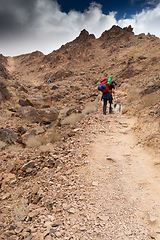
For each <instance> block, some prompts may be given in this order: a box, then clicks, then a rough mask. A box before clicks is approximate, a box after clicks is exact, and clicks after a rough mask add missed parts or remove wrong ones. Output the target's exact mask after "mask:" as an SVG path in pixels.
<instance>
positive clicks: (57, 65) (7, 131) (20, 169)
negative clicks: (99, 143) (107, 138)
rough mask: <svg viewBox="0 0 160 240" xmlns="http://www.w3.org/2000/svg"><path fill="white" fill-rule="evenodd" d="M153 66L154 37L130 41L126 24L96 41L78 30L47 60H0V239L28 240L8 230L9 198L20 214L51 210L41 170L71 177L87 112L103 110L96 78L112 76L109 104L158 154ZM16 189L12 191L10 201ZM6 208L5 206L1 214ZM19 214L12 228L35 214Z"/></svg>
mask: <svg viewBox="0 0 160 240" xmlns="http://www.w3.org/2000/svg"><path fill="white" fill-rule="evenodd" d="M159 64H160V39H159V38H157V37H155V36H153V35H150V34H148V35H145V34H143V33H142V34H140V35H135V34H134V33H133V29H132V28H131V26H129V27H128V28H123V29H122V28H120V27H118V26H113V27H112V28H111V29H110V30H108V31H105V32H104V33H102V35H101V37H100V38H98V39H96V38H95V36H94V35H93V34H89V33H88V32H87V31H86V30H83V31H82V32H81V33H80V35H79V36H78V37H77V38H76V39H75V40H74V41H72V42H69V43H67V44H66V45H63V46H62V47H61V48H60V49H58V50H56V51H53V52H52V53H50V54H49V55H44V54H43V53H41V52H38V51H36V52H33V53H30V54H24V55H20V56H16V57H4V56H3V55H0V111H1V115H0V149H1V152H0V156H1V160H0V164H1V170H0V187H1V188H0V194H1V196H0V199H1V200H2V208H1V210H0V211H1V214H2V219H1V220H0V221H1V223H0V225H1V229H2V231H1V232H2V234H3V237H4V238H5V234H4V233H5V232H7V234H8V235H7V236H8V237H10V236H11V235H12V232H13V230H14V234H13V235H16V236H19V237H21V238H18V239H24V238H25V237H27V236H28V232H27V231H24V232H23V237H22V236H21V231H20V230H21V229H20V230H19V229H16V231H15V228H14V227H12V220H13V218H14V217H13V206H12V205H11V204H12V201H13V196H14V200H15V202H16V201H18V199H21V198H22V196H23V201H24V202H23V204H21V206H22V208H24V209H26V208H25V206H26V204H27V205H28V204H33V205H30V207H31V208H32V210H34V209H33V208H34V205H35V204H38V203H40V205H41V207H42V208H44V207H46V208H48V209H50V207H51V205H53V203H52V202H51V199H50V198H47V200H45V197H44V195H45V194H44V193H45V190H44V192H41V191H40V190H39V188H38V184H37V183H38V181H40V179H43V175H45V176H46V175H47V169H50V168H51V169H54V171H53V172H56V174H58V172H59V171H60V169H61V168H63V167H64V166H67V167H66V168H65V170H66V172H67V171H68V173H66V174H70V173H69V171H70V167H71V166H72V165H74V166H75V165H76V164H77V165H80V164H82V162H81V161H82V159H83V158H84V157H85V150H84V149H83V147H84V146H83V143H80V136H81V134H82V132H83V129H85V128H87V126H88V125H90V124H91V119H90V114H92V117H93V116H94V114H93V113H94V112H96V111H97V107H100V108H101V104H100V97H101V93H100V92H98V90H97V87H98V85H99V84H100V80H101V79H102V78H104V77H107V76H108V75H112V76H113V79H114V80H115V81H116V83H117V92H116V94H115V96H114V98H115V100H117V101H119V102H120V103H121V104H122V105H123V114H126V115H127V116H130V117H134V118H136V119H137V122H136V123H135V125H134V131H135V135H136V136H137V138H138V142H139V144H141V145H144V146H148V147H150V148H152V149H153V150H154V152H156V154H159V151H160V149H159V146H160V68H159ZM48 78H51V83H50V84H49V83H48V82H47V79H48ZM101 117H102V116H101V115H99V118H101ZM82 135H83V134H82ZM74 142H75V143H78V146H77V145H76V144H75V145H74ZM81 145H82V146H81ZM70 159H72V161H70ZM37 174H38V175H37ZM53 174H54V173H53ZM36 176H37V178H36ZM57 177H58V176H57ZM35 178H36V181H37V183H36V184H34V183H35V182H34V179H35ZM24 179H25V180H24ZM27 179H28V180H27ZM56 181H58V180H56ZM33 184H34V185H35V186H34V188H33V189H32V187H33ZM56 184H59V183H56ZM44 185H45V184H44ZM15 186H16V187H15ZM14 187H15V189H18V190H16V191H17V192H16V191H15V195H14ZM18 187H19V188H18ZM45 187H47V186H45ZM45 187H44V188H45ZM20 188H21V189H22V192H21V190H20ZM11 196H12V197H11ZM52 200H53V199H52ZM56 201H58V200H56ZM15 202H14V203H15ZM6 203H7V205H8V206H9V208H8V209H7V210H6V208H5V210H4V205H5V204H6ZM15 204H16V203H15ZM17 208H18V203H17ZM15 209H16V208H14V210H15ZM24 209H22V211H21V214H19V215H18V214H17V215H16V213H15V212H14V214H15V215H16V217H15V218H16V221H17V222H18V221H19V219H22V218H24V219H26V216H27V219H28V220H27V221H30V219H31V218H34V217H35V216H36V214H37V213H33V212H34V211H32V212H31V213H32V214H33V215H32V214H30V215H29V211H30V210H29V209H28V208H27V210H24ZM25 211H26V212H25ZM4 222H5V224H4ZM55 224H58V223H55ZM12 228H13V229H12ZM15 239H16V238H15Z"/></svg>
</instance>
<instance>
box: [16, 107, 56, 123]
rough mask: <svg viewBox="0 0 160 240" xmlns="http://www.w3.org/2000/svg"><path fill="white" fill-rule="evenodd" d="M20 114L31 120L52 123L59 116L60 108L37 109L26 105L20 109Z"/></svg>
mask: <svg viewBox="0 0 160 240" xmlns="http://www.w3.org/2000/svg"><path fill="white" fill-rule="evenodd" d="M18 114H19V116H20V117H22V118H25V119H26V120H29V121H31V122H41V123H51V122H53V121H55V120H56V119H57V118H58V115H59V110H58V109H56V108H53V107H52V108H44V109H36V108H34V107H31V106H25V107H21V108H20V109H19V111H18Z"/></svg>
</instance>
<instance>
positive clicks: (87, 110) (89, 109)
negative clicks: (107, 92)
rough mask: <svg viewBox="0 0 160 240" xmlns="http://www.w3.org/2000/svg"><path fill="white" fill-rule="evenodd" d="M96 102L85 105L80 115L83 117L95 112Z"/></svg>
mask: <svg viewBox="0 0 160 240" xmlns="http://www.w3.org/2000/svg"><path fill="white" fill-rule="evenodd" d="M96 105H97V102H96V101H95V102H89V103H87V104H86V106H85V108H84V109H83V111H82V114H83V115H84V116H85V115H87V114H89V113H92V112H95V111H96V110H97V106H96Z"/></svg>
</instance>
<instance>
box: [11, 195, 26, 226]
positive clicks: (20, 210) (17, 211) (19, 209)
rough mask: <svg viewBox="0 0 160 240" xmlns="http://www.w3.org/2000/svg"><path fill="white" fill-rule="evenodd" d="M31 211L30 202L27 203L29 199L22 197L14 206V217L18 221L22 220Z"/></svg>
mask: <svg viewBox="0 0 160 240" xmlns="http://www.w3.org/2000/svg"><path fill="white" fill-rule="evenodd" d="M28 212H29V209H28V204H27V200H25V199H21V201H20V200H19V201H17V202H16V203H15V205H14V206H13V210H12V213H11V215H12V219H13V220H14V221H15V222H17V221H21V220H22V218H23V217H25V216H26V215H27V214H28Z"/></svg>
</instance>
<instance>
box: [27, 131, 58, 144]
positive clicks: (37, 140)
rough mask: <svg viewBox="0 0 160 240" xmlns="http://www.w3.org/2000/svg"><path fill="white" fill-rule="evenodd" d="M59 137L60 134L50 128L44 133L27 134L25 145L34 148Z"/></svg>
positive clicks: (52, 141)
mask: <svg viewBox="0 0 160 240" xmlns="http://www.w3.org/2000/svg"><path fill="white" fill-rule="evenodd" d="M60 139H61V135H60V134H59V133H57V132H56V129H55V128H52V129H50V130H49V131H47V132H46V133H45V134H40V135H36V136H29V137H28V139H27V141H26V145H27V147H28V148H36V147H40V146H41V145H46V144H48V143H55V142H57V141H59V140H60Z"/></svg>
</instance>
